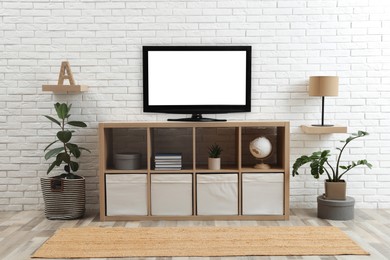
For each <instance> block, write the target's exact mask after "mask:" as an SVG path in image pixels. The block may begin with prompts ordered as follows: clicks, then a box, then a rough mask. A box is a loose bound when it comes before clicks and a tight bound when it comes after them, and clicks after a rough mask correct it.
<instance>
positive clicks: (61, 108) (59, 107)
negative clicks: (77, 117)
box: [54, 103, 69, 119]
mask: <svg viewBox="0 0 390 260" xmlns="http://www.w3.org/2000/svg"><path fill="white" fill-rule="evenodd" d="M54 107H55V109H56V112H57V115H58V117H59V118H60V119H65V118H67V115H68V111H69V109H68V106H67V105H66V104H65V103H62V104H59V103H56V104H55V106H54Z"/></svg>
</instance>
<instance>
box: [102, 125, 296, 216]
mask: <svg viewBox="0 0 390 260" xmlns="http://www.w3.org/2000/svg"><path fill="white" fill-rule="evenodd" d="M289 131H290V125H289V122H277V121H272V122H261V121H260V122H238V121H231V122H107V123H99V185H100V219H101V220H102V221H111V220H286V219H288V218H289V185H290V184H289V178H290V177H289V167H290V166H289V140H290V132H289ZM260 136H266V137H267V138H268V139H269V140H270V141H271V143H272V145H273V152H272V154H271V156H270V157H269V158H267V159H266V160H265V162H264V163H267V164H269V165H270V166H271V169H267V170H265V169H255V168H254V167H253V166H254V165H255V164H256V163H257V161H256V159H255V158H254V157H253V156H252V155H251V153H250V151H249V143H250V142H251V141H252V140H254V139H255V138H257V137H260ZM214 143H218V144H219V145H220V146H221V147H222V149H223V152H222V155H221V158H222V165H221V169H220V170H209V169H208V168H207V158H208V147H209V146H210V145H211V144H214ZM178 152H179V153H181V154H182V167H183V168H182V169H181V170H155V169H154V155H155V154H157V153H178ZM121 153H137V154H139V155H140V157H139V158H141V159H140V161H139V165H141V168H140V169H134V170H119V169H115V160H114V157H115V156H114V155H115V154H121ZM178 178H179V179H178ZM180 178H182V179H180ZM256 178H257V179H256ZM176 180H177V181H176ZM252 180H255V181H257V182H258V184H254V183H251V181H252ZM259 180H260V181H259ZM262 180H263V182H264V183H263V182H262ZM275 180H276V181H275ZM220 181H221V183H223V184H220V185H228V186H229V185H230V186H229V187H230V188H229V189H233V190H232V193H231V194H218V195H215V196H216V197H220V198H226V197H227V196H230V199H231V203H233V204H231V205H230V206H229V207H230V210H231V209H232V208H233V211H232V210H231V211H230V212H229V213H224V214H221V212H215V213H213V211H212V210H213V207H212V206H211V207H209V208H210V210H211V211H208V209H207V207H208V206H207V205H206V209H205V208H204V205H203V204H204V203H205V202H206V204H207V203H208V202H209V201H212V200H213V199H215V197H214V198H211V199H210V200H208V199H207V196H209V195H210V194H208V193H207V192H208V191H209V190H211V193H213V192H218V190H219V186H218V185H219V182H220ZM268 181H269V183H267V182H268ZM165 185H168V186H165ZM169 185H172V186H169ZM175 185H178V186H175ZM208 185H211V186H208ZM213 185H214V186H213ZM215 185H216V186H215ZM253 185H260V186H259V188H256V187H255V188H253ZM270 185H271V186H272V185H276V186H275V187H276V188H275V189H273V188H270ZM206 186H207V187H206ZM167 187H169V188H167ZM210 187H217V188H216V189H215V190H214V189H213V188H210ZM221 187H222V186H221ZM164 190H165V191H166V192H167V194H165V193H164ZM179 190H180V192H184V194H176V193H174V194H173V195H172V194H171V195H169V193H172V192H179ZM222 190H225V188H224V189H222ZM265 190H268V191H269V192H271V194H264V195H263V194H260V193H257V192H264V191H265ZM268 191H266V192H268ZM158 192H160V193H158ZM161 192H162V193H161ZM251 192H252V193H251ZM253 192H254V193H253ZM157 193H158V195H156V194H157ZM153 194H154V195H153ZM232 194H233V195H232ZM234 194H235V195H234ZM153 196H154V197H153ZM156 196H157V197H156ZM161 196H167V198H168V197H169V196H171V197H170V199H171V200H176V199H178V200H180V199H183V200H184V198H186V199H187V204H185V205H187V206H185V207H184V208H186V210H187V211H186V213H180V212H179V213H175V212H170V210H171V209H168V208H170V207H171V206H172V205H173V206H176V205H179V203H177V202H175V201H169V200H168V199H167V202H166V203H167V204H166V206H167V210H166V212H164V207H161V206H162V205H165V204H160V205H159V207H158V209H157V208H156V201H155V200H153V199H152V197H153V198H157V199H158V200H160V198H161ZM202 196H206V199H205V197H202ZM234 196H235V197H234ZM270 198H278V200H277V202H276V203H269V199H270ZM152 200H153V201H154V202H153V201H152ZM257 200H258V201H259V202H258V203H257V202H256V201H257ZM130 201H131V202H130ZM202 203H203V204H202ZM253 203H255V206H254V207H255V208H251V206H248V205H249V204H250V205H253ZM267 203H268V204H278V205H277V208H278V209H277V210H276V211H275V209H268V208H267V207H268V206H267ZM126 205H127V206H126ZM130 205H131V206H130ZM137 205H138V206H137ZM188 205H191V207H192V213H191V214H190V213H189V212H188V210H190V209H191V208H189V209H188ZM234 205H235V206H234ZM129 207H130V208H129ZM132 207H134V208H136V209H133V208H132ZM137 207H139V208H137ZM271 207H273V205H271ZM136 210H138V211H136ZM161 210H162V211H163V213H159V214H155V212H161ZM175 210H176V209H174V211H175ZM270 210H271V211H270ZM272 210H273V211H272ZM190 212H191V211H190ZM198 212H200V213H199V214H198ZM253 212H254V213H253ZM275 212H276V213H275Z"/></svg>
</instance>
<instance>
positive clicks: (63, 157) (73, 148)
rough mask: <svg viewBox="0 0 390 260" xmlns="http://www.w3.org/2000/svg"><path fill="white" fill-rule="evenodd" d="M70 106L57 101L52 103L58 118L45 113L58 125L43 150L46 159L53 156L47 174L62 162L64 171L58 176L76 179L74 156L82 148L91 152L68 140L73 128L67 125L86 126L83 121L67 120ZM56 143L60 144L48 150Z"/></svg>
mask: <svg viewBox="0 0 390 260" xmlns="http://www.w3.org/2000/svg"><path fill="white" fill-rule="evenodd" d="M71 107H72V104H70V105H69V106H68V105H67V104H66V103H62V104H60V103H58V102H57V103H56V104H54V108H55V110H56V112H57V117H58V119H56V118H53V117H51V116H47V115H45V117H46V118H47V119H49V120H50V121H52V122H53V123H55V124H56V125H58V127H59V131H58V132H57V134H56V139H55V140H54V141H53V142H52V143H50V144H49V145H48V146H46V148H45V150H44V151H45V152H46V154H45V159H46V160H49V159H51V158H54V161H53V162H52V163H51V165H50V166H49V169H48V170H47V174H49V173H50V172H51V171H52V170H53V168H54V167H59V166H61V165H62V164H65V165H64V170H65V173H63V174H61V175H60V178H64V179H78V178H79V176H77V175H75V174H74V173H75V172H77V170H78V169H79V164H78V162H76V161H74V158H76V159H77V158H79V157H80V156H81V151H83V150H84V151H87V152H91V151H90V150H88V149H86V148H84V147H80V146H78V145H77V144H74V143H71V142H70V141H71V139H72V137H73V133H74V130H71V129H70V128H69V126H74V127H87V125H86V124H85V123H84V122H81V121H70V120H69V118H70V113H69V112H70V109H71ZM56 143H59V144H60V146H59V147H56V148H52V149H50V150H49V148H50V147H51V146H52V145H53V144H56Z"/></svg>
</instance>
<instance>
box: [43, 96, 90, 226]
mask: <svg viewBox="0 0 390 260" xmlns="http://www.w3.org/2000/svg"><path fill="white" fill-rule="evenodd" d="M71 107H72V105H69V106H68V105H67V104H65V103H62V104H60V103H56V104H54V108H55V110H56V112H57V116H58V119H55V118H53V117H51V116H47V115H46V116H45V117H46V118H47V119H49V120H50V121H51V122H53V123H55V124H56V125H57V126H58V127H59V131H58V132H57V133H56V135H55V140H54V141H53V142H52V143H50V144H49V145H48V146H47V147H46V148H45V149H44V151H45V152H46V154H45V159H46V160H49V159H54V161H52V163H51V164H50V166H49V168H48V170H47V174H49V173H50V172H51V171H52V170H53V169H54V168H55V167H59V166H61V165H64V173H62V174H60V175H57V176H54V177H46V178H41V187H42V192H43V199H44V201H45V215H46V218H48V219H76V218H80V217H82V216H83V215H84V213H85V178H84V177H81V176H79V175H76V174H75V173H76V172H77V171H78V169H79V163H78V162H76V161H74V158H76V159H77V158H80V156H81V152H82V151H88V152H90V151H89V150H88V149H86V148H83V147H80V146H78V145H77V144H75V143H71V142H70V141H71V139H72V137H73V133H74V130H71V129H69V126H73V127H86V126H87V125H86V124H85V123H84V122H81V121H70V120H69V118H70V114H69V112H70V109H71ZM54 144H59V146H58V147H56V148H52V145H54ZM49 148H51V149H49Z"/></svg>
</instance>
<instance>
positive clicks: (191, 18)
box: [0, 0, 390, 210]
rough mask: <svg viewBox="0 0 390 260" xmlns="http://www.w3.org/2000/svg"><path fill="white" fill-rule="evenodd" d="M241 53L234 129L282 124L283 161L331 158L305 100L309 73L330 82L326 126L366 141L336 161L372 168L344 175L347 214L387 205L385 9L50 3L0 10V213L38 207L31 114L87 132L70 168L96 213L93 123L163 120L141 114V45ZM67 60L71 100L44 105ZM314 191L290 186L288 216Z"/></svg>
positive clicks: (365, 3)
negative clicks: (245, 79) (238, 124)
mask: <svg viewBox="0 0 390 260" xmlns="http://www.w3.org/2000/svg"><path fill="white" fill-rule="evenodd" d="M159 44H167V45H191V44H201V45H207V44H209V45H211V44H224V45H225V44H226V45H239V44H243V45H248V44H249V45H252V47H253V60H252V62H253V106H252V111H253V112H251V113H246V114H232V115H219V116H218V117H224V118H228V119H239V120H290V121H291V132H292V133H291V161H292V162H293V161H294V160H295V159H296V158H297V156H299V155H301V154H302V153H311V152H312V151H314V150H317V149H319V148H333V147H335V146H336V145H338V144H339V143H338V140H340V139H344V138H345V137H346V135H345V134H334V135H306V134H303V133H302V131H301V130H300V128H299V126H300V125H302V124H311V123H314V122H318V120H319V116H320V106H319V105H320V99H319V98H316V97H309V96H308V94H307V91H306V88H307V82H308V78H309V76H310V75H319V74H320V75H338V76H339V77H340V95H339V97H335V98H333V97H330V98H328V99H327V104H326V105H327V106H326V112H327V113H326V117H327V121H332V122H333V123H336V124H342V125H347V126H348V127H349V132H354V131H356V130H360V129H361V130H366V131H368V132H370V134H371V135H370V136H369V137H368V138H366V139H364V140H361V141H358V142H356V143H355V144H354V145H353V149H351V150H349V151H347V154H346V155H348V153H349V154H350V156H346V159H349V158H357V159H361V158H365V157H367V158H368V159H369V161H370V162H371V163H372V164H373V165H374V168H373V169H372V170H367V169H363V168H360V169H357V170H356V171H355V172H354V173H352V174H350V175H349V176H348V177H347V180H348V185H349V189H348V193H349V194H350V195H352V196H354V197H355V199H356V200H357V207H367V208H385V207H387V208H388V207H390V192H389V187H390V177H389V176H390V159H389V158H390V134H389V132H390V87H389V84H390V2H389V1H385V0H360V1H356V0H354V1H352V0H351V1H346V0H327V1H320V0H302V1H291V0H279V1H276V0H267V1H259V0H243V1H222V0H219V1H213V0H210V1H197V0H183V1H179V0H177V1H168V0H159V1H153V0H150V1H144V0H138V1H136V0H130V1H124V0H123V1H121V0H116V1H111V0H96V1H93V0H91V1H80V0H66V1H50V0H40V1H34V0H23V1H14V0H2V1H1V2H0V136H1V138H0V210H29V209H38V208H42V197H41V193H40V188H39V177H40V176H45V175H46V173H45V172H46V169H47V167H48V163H47V162H46V161H45V160H44V159H43V149H44V147H45V146H46V145H47V143H48V142H50V140H52V135H53V133H54V130H53V129H51V127H52V126H51V124H50V123H49V122H47V120H46V119H45V118H44V117H43V116H42V115H44V114H51V113H53V112H54V111H53V108H52V106H53V103H54V102H56V101H67V102H69V103H72V104H73V111H72V112H73V113H72V114H73V117H74V119H80V120H85V121H86V122H87V123H88V125H89V128H88V129H82V130H80V131H79V132H78V135H77V140H78V141H79V142H80V143H82V144H83V145H84V146H86V147H88V148H89V149H91V150H92V154H90V155H89V154H87V155H86V156H85V157H84V158H83V159H82V163H81V171H82V172H83V175H84V176H86V178H87V183H88V207H89V208H96V207H97V204H98V178H97V168H98V167H97V166H98V162H97V160H98V147H97V142H98V136H97V125H98V122H101V121H106V120H152V121H154V120H165V119H166V118H167V115H164V114H158V115H157V114H144V113H143V112H142V75H141V64H142V62H141V46H142V45H159ZM62 60H69V62H70V64H71V66H72V70H73V72H74V76H75V79H76V81H77V82H78V83H82V84H87V85H89V86H90V89H89V91H88V92H87V93H84V94H80V95H52V94H50V93H43V92H42V91H41V85H42V84H48V83H55V82H56V80H57V77H58V71H59V66H60V63H61V61H62ZM322 192H323V185H322V181H320V182H318V181H315V180H313V179H312V178H311V176H309V172H308V171H306V174H304V175H300V176H299V177H296V178H292V180H291V204H292V206H293V207H314V206H315V204H316V195H317V194H321V193H322Z"/></svg>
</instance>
